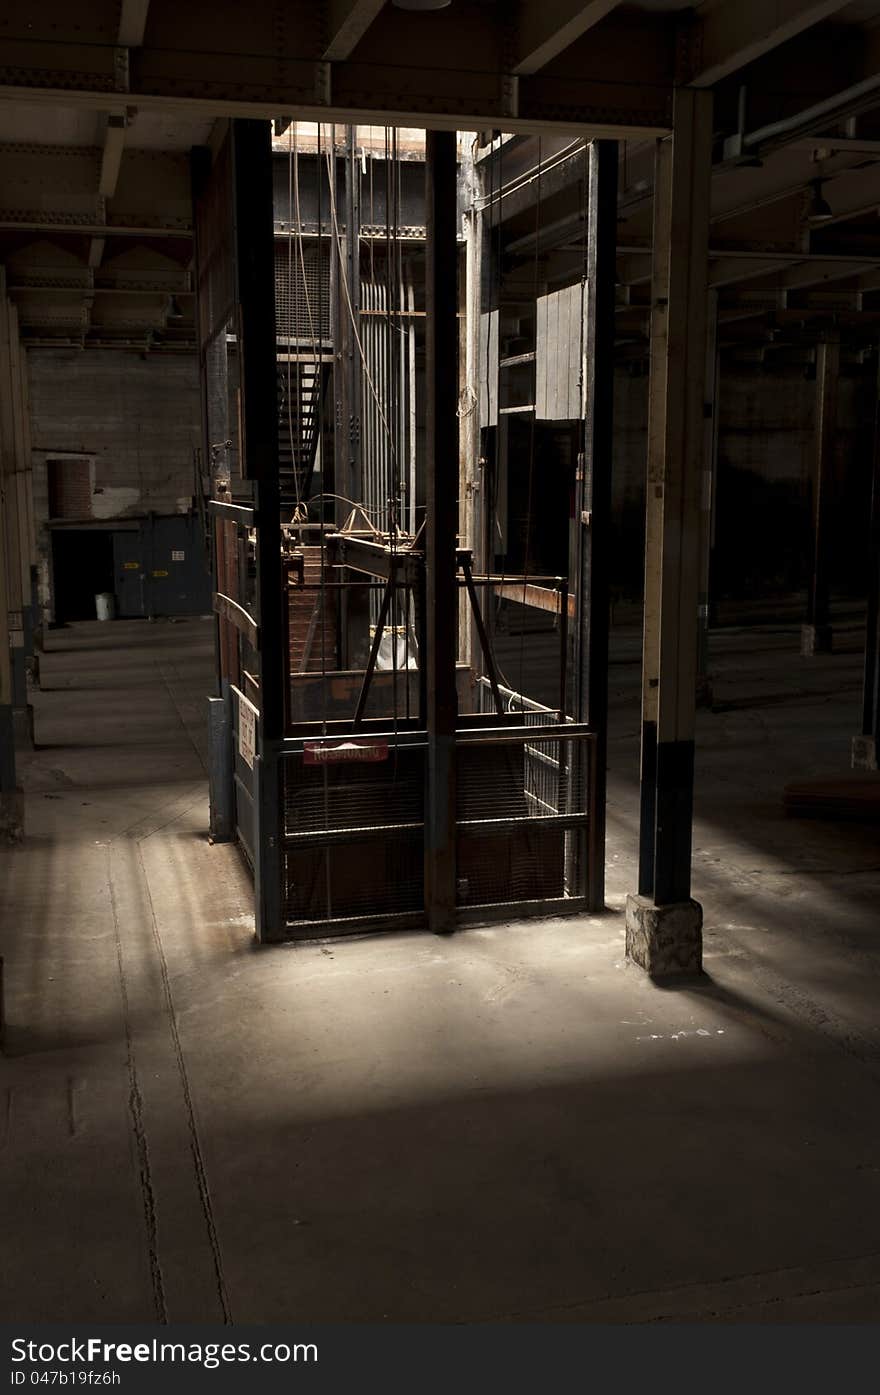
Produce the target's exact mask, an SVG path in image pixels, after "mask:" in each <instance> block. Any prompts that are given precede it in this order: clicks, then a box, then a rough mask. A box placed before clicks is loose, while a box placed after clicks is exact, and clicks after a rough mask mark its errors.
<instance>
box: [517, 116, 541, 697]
mask: <svg viewBox="0 0 880 1395" xmlns="http://www.w3.org/2000/svg"><path fill="white" fill-rule="evenodd" d="M536 178H537V190H536V195H535V258H534V278H533V286H532V293H533V300H534V303H535V316H536V327H535V336H536V338H535V349H536V351H537V310H538V285H539V280H538V269H539V265H540V258H539V252H538V248H539V239H538V232H539V231H540V227H541V138H540V136H539V137H538V170H537V175H536ZM535 371H536V373H537V358H536V360H535ZM534 396H535V397H537V392H536V393H535V394H534ZM537 416H538V404H537V402H535V403H533V404H532V414H531V423H530V428H529V481H528V487H527V492H526V530H525V541H524V547H523V595H522V606H523V621H524V619H525V611H526V596H527V594H528V584H529V554H530V550H531V542H532V491H533V488H534V477H535V433H536V430H537ZM525 653H526V631H525V624H524V623H522V622H521V629H520V638H519V695H520V698H521V702H522V710H523V712H525V710H526V706H525V682H524V679H525Z"/></svg>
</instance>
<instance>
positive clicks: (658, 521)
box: [626, 88, 712, 977]
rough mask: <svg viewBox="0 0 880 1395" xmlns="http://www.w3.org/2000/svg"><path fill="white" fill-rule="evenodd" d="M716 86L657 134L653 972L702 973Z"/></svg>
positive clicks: (645, 716) (646, 914) (649, 946)
mask: <svg viewBox="0 0 880 1395" xmlns="http://www.w3.org/2000/svg"><path fill="white" fill-rule="evenodd" d="M711 148H712V97H711V93H709V92H702V91H695V90H693V89H690V88H681V89H678V90H677V91H676V93H675V97H674V106H673V134H672V136H671V138H667V139H665V140H663V141H659V142H658V145H657V156H656V173H655V181H654V251H653V258H654V260H653V283H652V312H651V376H650V383H649V419H648V470H647V488H646V548H645V618H644V637H643V656H642V758H641V820H640V824H641V826H640V846H639V889H638V894H637V895H631V896H629V897H628V898H627V907H626V951H627V957H628V958H630V959H632V960H633V961H634V962H635V963H637V964H639V965H640V966H641V967H642V968H644V969H645V970H647V972H648V973H650V974H651V975H652V976H657V977H661V976H665V975H668V974H679V973H695V972H698V971H699V970H700V968H701V959H702V910H701V908H700V906H699V905H698V904H697V903H696V902H695V901H693V900H692V899H691V895H690V878H691V826H692V819H693V780H694V729H695V717H696V677H697V638H698V613H697V606H698V600H699V591H700V556H701V534H702V529H703V526H704V524H705V519H706V514H705V511H704V510H703V508H702V492H703V464H704V454H703V452H704V416H703V406H704V401H705V377H706V313H707V296H706V291H707V260H708V232H709V185H710V176H711Z"/></svg>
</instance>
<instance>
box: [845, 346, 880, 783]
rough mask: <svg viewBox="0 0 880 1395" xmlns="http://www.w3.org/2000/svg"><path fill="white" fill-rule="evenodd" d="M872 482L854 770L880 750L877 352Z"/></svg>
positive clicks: (870, 766) (872, 764)
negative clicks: (859, 719) (861, 685)
mask: <svg viewBox="0 0 880 1395" xmlns="http://www.w3.org/2000/svg"><path fill="white" fill-rule="evenodd" d="M872 463H873V471H872V481H871V524H870V534H869V540H868V613H867V617H866V624H865V678H864V688H863V693H862V730H861V732H860V734H859V735H858V736H854V737H853V743H852V763H853V768H854V769H855V770H877V769H878V764H877V756H878V752H880V355H878V383H877V401H876V403H875V408H874V458H873V462H872Z"/></svg>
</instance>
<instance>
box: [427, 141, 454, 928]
mask: <svg viewBox="0 0 880 1395" xmlns="http://www.w3.org/2000/svg"><path fill="white" fill-rule="evenodd" d="M425 183H426V187H425V193H426V215H425V221H426V223H427V249H426V285H425V292H426V308H427V318H426V323H425V347H426V361H427V373H426V384H427V433H426V435H427V449H426V467H427V468H426V484H425V504H426V521H425V569H426V578H425V580H426V609H427V617H426V622H427V623H426V632H427V653H426V654H422V655H421V663H422V664H423V665H424V666H425V668H426V670H427V714H426V716H427V731H428V782H427V799H426V808H425V910H426V914H427V920H428V927H429V929H431V930H434V931H435V932H437V933H443V932H444V931H448V930H451V929H452V928H453V926H454V924H455V887H456V883H455V722H456V715H457V712H456V708H457V703H456V692H455V658H456V621H457V610H458V591H457V584H456V566H455V547H456V540H457V527H458V497H457V496H458V418H457V416H456V406H457V401H458V324H457V317H456V309H457V305H458V293H457V266H458V247H457V243H456V216H457V213H456V206H457V198H456V194H457V190H456V136H455V132H454V131H429V132H428V133H427V142H426V166H425Z"/></svg>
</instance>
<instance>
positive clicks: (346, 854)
mask: <svg viewBox="0 0 880 1395" xmlns="http://www.w3.org/2000/svg"><path fill="white" fill-rule="evenodd" d="M302 746H303V750H302V752H301V753H300V752H297V753H295V754H292V755H290V756H288V757H286V758H285V761H284V784H283V799H284V847H285V851H284V868H283V874H284V902H285V912H286V918H287V924H288V929H289V933H290V934H292V935H294V936H296V935H300V936H302V937H308V936H311V935H315V934H320V933H321V932H322V929H332V928H335V929H337V930H343V931H344V930H345V929H347V928H349V929H353V928H359V926H360V925H361V924H363V923H367V924H369V923H378V922H380V921H384V920H389V919H392V920H394V919H397V918H399V917H401V916H406V915H418V914H419V913H421V911H422V910H423V907H424V885H423V882H424V860H423V839H424V780H425V748H424V745H423V744H416V745H404V746H395V745H394V744H393V743H389V741H388V740H387V738H385V737H372V736H362V735H361V734H360V733H358V734H353V735H352V736H351V737H349V738H334V739H332V740H326V739H323V738H321V737H319V736H318V737H316V738H315V739H314V740H311V741H304V742H303V743H302Z"/></svg>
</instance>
